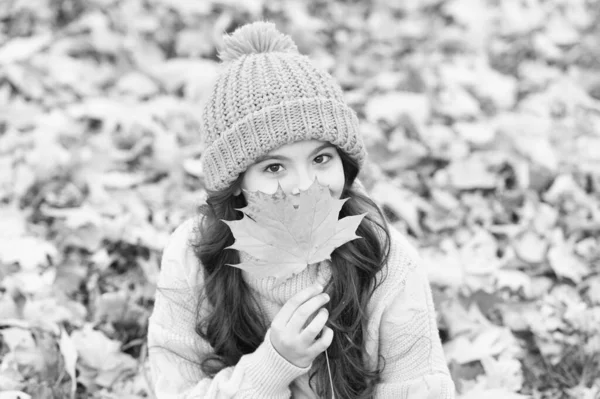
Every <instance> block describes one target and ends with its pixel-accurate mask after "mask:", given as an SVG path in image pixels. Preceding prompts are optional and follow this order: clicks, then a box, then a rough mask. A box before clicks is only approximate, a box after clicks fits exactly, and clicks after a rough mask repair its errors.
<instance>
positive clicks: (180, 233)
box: [148, 219, 309, 399]
mask: <svg viewBox="0 0 600 399" xmlns="http://www.w3.org/2000/svg"><path fill="white" fill-rule="evenodd" d="M194 223H195V221H194V219H190V220H188V221H186V222H185V223H184V224H182V225H181V226H180V227H178V228H177V230H176V231H175V232H174V233H173V234H172V236H171V238H170V240H169V244H168V245H167V247H166V248H165V251H164V253H163V257H162V262H161V270H160V274H159V277H158V281H157V291H156V295H155V303H154V310H153V312H152V315H151V317H150V320H149V326H148V358H149V366H150V374H151V377H152V386H153V389H154V392H155V394H156V397H157V398H158V399H192V398H202V399H212V398H215V399H217V398H219V399H221V398H231V397H234V396H235V397H236V398H269V399H279V398H289V397H290V390H289V387H288V386H289V384H290V383H291V382H292V381H293V380H294V379H295V378H297V377H299V376H300V375H302V374H305V373H306V372H307V371H308V370H309V368H304V369H303V368H299V367H296V366H295V365H293V364H291V363H289V362H288V361H287V360H286V359H285V358H283V357H282V356H281V355H279V353H278V352H277V351H276V350H275V349H274V348H273V346H272V345H271V340H270V338H269V337H270V335H269V331H268V332H267V335H266V336H265V339H264V341H263V343H262V344H261V345H260V346H259V347H258V348H257V349H256V351H254V352H253V353H251V354H247V355H244V356H242V358H241V359H240V361H239V362H238V363H237V364H236V365H235V366H233V367H228V368H225V369H223V370H221V371H220V372H219V373H218V374H217V375H215V377H214V378H208V377H207V376H205V375H204V374H203V373H202V370H201V368H200V362H201V361H202V359H203V358H204V357H205V356H206V355H207V354H209V353H211V352H212V348H211V346H210V345H209V344H208V343H207V342H206V341H204V340H203V339H201V338H200V336H198V334H196V333H195V331H194V328H195V324H196V314H197V309H196V308H197V304H198V297H197V296H198V294H197V290H196V289H194V288H195V287H197V286H198V284H200V285H201V284H202V275H203V274H202V267H201V265H200V264H199V262H198V261H197V259H196V257H195V256H194V253H193V251H192V249H191V248H190V247H189V245H188V240H189V239H190V237H191V236H192V233H193V227H194Z"/></svg>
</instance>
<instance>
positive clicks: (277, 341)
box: [271, 286, 333, 368]
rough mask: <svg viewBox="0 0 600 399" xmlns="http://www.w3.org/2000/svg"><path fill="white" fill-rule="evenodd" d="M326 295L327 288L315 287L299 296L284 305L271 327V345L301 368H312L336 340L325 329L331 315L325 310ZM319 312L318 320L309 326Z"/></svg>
mask: <svg viewBox="0 0 600 399" xmlns="http://www.w3.org/2000/svg"><path fill="white" fill-rule="evenodd" d="M322 291H323V287H320V286H311V287H308V288H305V289H304V290H302V291H300V292H298V293H297V294H296V295H294V296H293V297H291V298H290V299H289V300H288V301H287V302H286V303H285V304H284V305H283V307H282V308H281V310H280V311H279V313H277V315H275V318H273V322H272V323H271V344H272V345H273V347H274V348H275V350H277V352H279V354H280V355H281V356H283V357H284V358H285V359H286V360H287V361H288V362H290V363H292V364H294V365H296V366H297V367H302V368H304V367H308V366H310V364H311V363H312V361H313V360H314V359H315V358H316V357H317V356H318V355H319V354H320V353H322V352H323V351H325V350H326V349H327V348H328V347H329V345H331V341H332V340H333V330H331V328H329V327H325V323H326V322H327V318H328V316H329V313H328V312H327V309H325V308H321V307H322V306H323V305H325V304H326V303H327V302H328V301H329V295H327V294H324V293H322ZM315 312H317V313H316V316H315V317H314V319H312V321H311V322H310V323H308V325H306V323H307V321H308V320H309V319H310V317H311V316H312V315H313V314H315ZM305 325H306V328H304V326H305ZM321 332H322V334H321ZM319 334H321V336H320V337H319V338H318V339H317V336H318V335H319Z"/></svg>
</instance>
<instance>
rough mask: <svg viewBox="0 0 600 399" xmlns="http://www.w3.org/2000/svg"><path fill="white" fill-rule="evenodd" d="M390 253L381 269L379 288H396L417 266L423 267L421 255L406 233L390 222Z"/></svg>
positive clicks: (401, 284) (402, 283)
mask: <svg viewBox="0 0 600 399" xmlns="http://www.w3.org/2000/svg"><path fill="white" fill-rule="evenodd" d="M387 226H388V229H389V232H390V253H389V256H388V261H387V262H386V264H385V265H384V266H383V268H382V269H381V270H380V271H379V274H380V276H378V277H379V278H378V280H379V281H381V284H380V285H379V287H378V290H386V291H387V290H395V289H397V288H398V287H401V286H403V285H404V283H405V281H406V278H407V276H408V275H409V274H410V272H411V271H413V270H415V269H416V268H420V267H423V265H422V260H421V256H420V255H419V252H418V251H417V249H416V248H415V246H414V245H413V244H412V243H411V242H410V241H409V240H408V238H407V237H406V235H404V234H403V233H401V232H400V231H398V230H397V229H396V228H394V227H393V226H392V225H390V224H389V223H388V225H387Z"/></svg>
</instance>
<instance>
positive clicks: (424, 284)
mask: <svg viewBox="0 0 600 399" xmlns="http://www.w3.org/2000/svg"><path fill="white" fill-rule="evenodd" d="M411 257H412V258H413V259H415V260H416V259H418V255H416V253H415V254H413V256H411ZM419 263H420V262H414V263H412V264H411V265H410V267H411V268H410V270H409V271H408V272H407V274H406V275H405V276H406V279H405V282H404V284H403V285H402V286H401V287H399V289H398V290H397V291H396V292H395V293H393V294H391V295H390V296H389V297H388V301H389V302H388V303H387V304H386V306H385V310H384V311H383V314H382V317H381V324H380V326H379V339H380V343H379V344H380V346H379V353H380V355H382V356H383V357H384V359H385V368H384V371H383V374H382V382H381V383H380V384H379V385H378V387H377V391H376V395H375V397H376V398H377V399H383V398H390V399H391V398H394V399H453V398H454V397H455V388H454V383H453V381H452V379H451V377H450V373H449V371H448V367H447V365H446V361H445V357H444V353H443V349H442V344H441V340H440V338H439V332H438V328H437V324H436V320H435V310H434V306H433V299H432V294H431V287H430V286H429V281H428V279H427V275H426V274H425V271H424V270H423V268H422V267H421V265H420V264H419Z"/></svg>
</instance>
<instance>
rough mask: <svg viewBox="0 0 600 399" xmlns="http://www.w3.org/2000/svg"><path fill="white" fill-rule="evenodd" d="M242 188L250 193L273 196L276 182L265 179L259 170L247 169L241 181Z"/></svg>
mask: <svg viewBox="0 0 600 399" xmlns="http://www.w3.org/2000/svg"><path fill="white" fill-rule="evenodd" d="M242 188H243V189H244V190H246V191H251V192H254V191H261V192H263V193H265V194H274V193H275V192H276V191H277V181H274V180H273V179H268V178H266V177H265V176H264V175H263V174H262V173H261V171H259V170H256V169H248V170H247V171H246V174H245V175H244V179H243V180H242Z"/></svg>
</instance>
